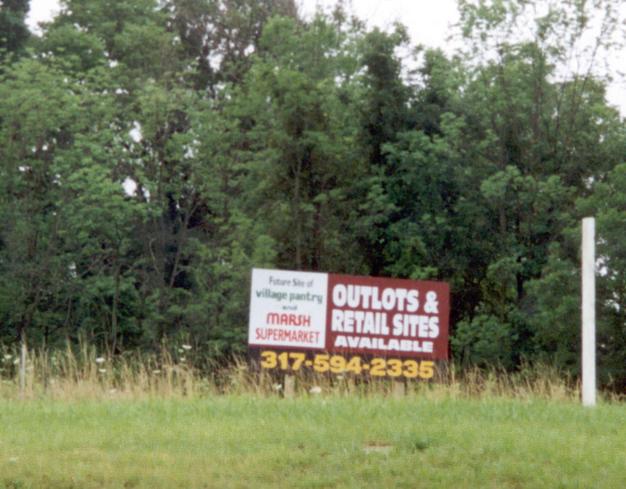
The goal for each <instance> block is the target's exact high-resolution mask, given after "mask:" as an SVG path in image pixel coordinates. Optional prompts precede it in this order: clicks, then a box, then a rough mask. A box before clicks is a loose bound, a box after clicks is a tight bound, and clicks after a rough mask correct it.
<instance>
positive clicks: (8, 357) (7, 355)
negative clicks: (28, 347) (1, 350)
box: [4, 353, 13, 360]
mask: <svg viewBox="0 0 626 489" xmlns="http://www.w3.org/2000/svg"><path fill="white" fill-rule="evenodd" d="M11 358H13V355H9V354H8V353H7V354H6V355H5V356H4V359H5V360H11Z"/></svg>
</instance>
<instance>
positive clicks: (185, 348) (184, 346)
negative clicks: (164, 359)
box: [182, 345, 191, 351]
mask: <svg viewBox="0 0 626 489" xmlns="http://www.w3.org/2000/svg"><path fill="white" fill-rule="evenodd" d="M182 347H183V350H187V351H189V350H191V345H182Z"/></svg>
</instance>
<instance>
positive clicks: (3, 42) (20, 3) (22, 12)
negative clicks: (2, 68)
mask: <svg viewBox="0 0 626 489" xmlns="http://www.w3.org/2000/svg"><path fill="white" fill-rule="evenodd" d="M29 9H30V6H29V0H3V1H2V2H0V64H1V63H2V62H3V61H4V59H5V58H7V57H9V56H20V55H21V54H23V52H24V49H25V48H26V42H27V41H28V39H29V37H30V31H29V30H28V26H27V25H26V15H27V14H28V11H29Z"/></svg>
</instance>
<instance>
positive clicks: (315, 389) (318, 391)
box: [309, 385, 322, 395]
mask: <svg viewBox="0 0 626 489" xmlns="http://www.w3.org/2000/svg"><path fill="white" fill-rule="evenodd" d="M321 393H322V388H321V387H320V386H318V385H314V386H313V387H311V388H310V389H309V394H315V395H317V394H321Z"/></svg>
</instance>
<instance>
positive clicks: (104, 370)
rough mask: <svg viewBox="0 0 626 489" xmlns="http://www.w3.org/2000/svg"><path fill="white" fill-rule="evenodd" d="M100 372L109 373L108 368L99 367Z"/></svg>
mask: <svg viewBox="0 0 626 489" xmlns="http://www.w3.org/2000/svg"><path fill="white" fill-rule="evenodd" d="M98 372H100V373H101V374H106V373H107V369H106V368H99V369H98Z"/></svg>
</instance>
